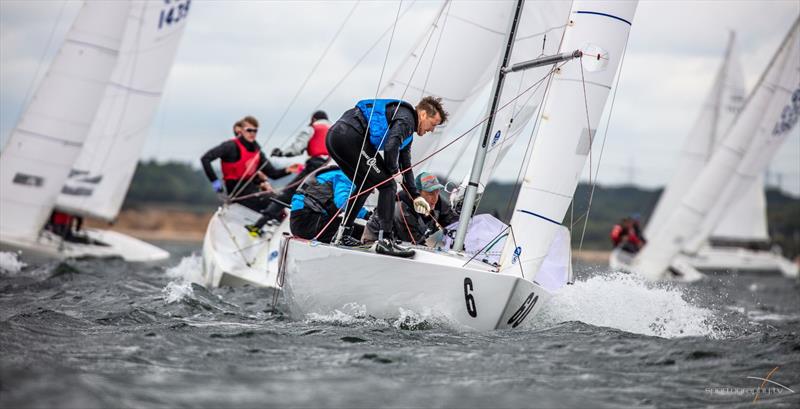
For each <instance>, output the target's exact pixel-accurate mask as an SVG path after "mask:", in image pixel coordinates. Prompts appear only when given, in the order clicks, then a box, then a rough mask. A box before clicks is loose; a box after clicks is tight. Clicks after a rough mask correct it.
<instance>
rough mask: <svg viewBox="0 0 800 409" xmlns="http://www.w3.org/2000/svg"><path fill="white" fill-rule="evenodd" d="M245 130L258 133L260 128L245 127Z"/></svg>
mask: <svg viewBox="0 0 800 409" xmlns="http://www.w3.org/2000/svg"><path fill="white" fill-rule="evenodd" d="M244 131H245V132H250V133H258V128H244Z"/></svg>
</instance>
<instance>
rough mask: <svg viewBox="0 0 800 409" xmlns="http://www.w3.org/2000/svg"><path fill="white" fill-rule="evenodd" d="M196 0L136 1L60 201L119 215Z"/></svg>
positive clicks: (83, 210)
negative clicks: (90, 124)
mask: <svg viewBox="0 0 800 409" xmlns="http://www.w3.org/2000/svg"><path fill="white" fill-rule="evenodd" d="M189 5H190V0H177V1H172V2H163V1H134V2H132V3H131V11H130V14H129V15H128V19H127V24H126V26H125V35H124V38H123V43H122V50H121V52H120V58H119V60H118V62H117V65H116V67H115V68H114V72H113V74H112V75H111V81H110V82H109V83H108V85H107V86H106V87H105V90H104V94H103V100H102V104H101V106H100V109H99V111H98V112H97V115H96V117H95V119H94V121H93V123H92V126H91V129H90V130H89V134H88V137H87V139H86V143H85V144H84V147H83V149H82V150H81V153H80V156H79V157H78V159H77V161H76V162H75V164H74V166H73V168H72V171H71V172H70V175H69V179H68V180H67V182H66V184H65V185H64V187H63V190H62V191H61V194H60V195H59V197H58V200H57V202H56V206H57V207H58V208H59V209H62V210H65V211H68V212H70V213H75V214H81V215H88V216H94V217H98V218H102V219H105V220H113V219H114V218H115V217H116V216H117V213H118V212H119V209H120V206H121V205H122V201H123V199H124V198H125V194H126V193H127V191H128V186H129V185H130V182H131V178H132V177H133V172H134V171H135V169H136V164H137V161H138V159H139V155H140V154H141V150H142V147H143V145H144V142H145V140H146V138H147V133H148V130H149V128H150V123H151V122H152V120H153V116H154V115H155V111H156V109H157V107H158V102H159V100H160V98H161V94H162V92H163V89H164V85H165V83H166V80H167V76H168V75H169V72H170V68H171V67H172V63H173V61H174V59H175V54H176V53H177V48H178V44H179V42H180V38H181V35H182V34H183V30H184V27H185V25H186V17H187V16H188V13H189Z"/></svg>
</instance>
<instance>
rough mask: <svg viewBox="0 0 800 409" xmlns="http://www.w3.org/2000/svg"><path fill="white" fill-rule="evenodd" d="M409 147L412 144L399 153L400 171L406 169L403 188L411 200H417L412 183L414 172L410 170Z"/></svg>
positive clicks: (415, 190) (416, 192)
mask: <svg viewBox="0 0 800 409" xmlns="http://www.w3.org/2000/svg"><path fill="white" fill-rule="evenodd" d="M411 145H413V143H409V144H408V146H406V148H405V149H403V150H401V151H400V161H399V162H400V170H403V169H408V170H407V171H406V172H405V173H403V186H405V188H406V190H408V193H409V194H410V195H411V197H412V198H418V197H419V191H418V190H417V185H416V183H414V170H413V169H411Z"/></svg>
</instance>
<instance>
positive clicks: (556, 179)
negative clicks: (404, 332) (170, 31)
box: [502, 1, 637, 276]
mask: <svg viewBox="0 0 800 409" xmlns="http://www.w3.org/2000/svg"><path fill="white" fill-rule="evenodd" d="M636 5H637V2H635V1H630V2H614V1H576V2H575V3H574V4H573V6H572V10H571V12H570V24H569V26H568V27H567V29H566V32H565V34H564V40H563V44H562V46H561V49H560V52H571V51H574V50H582V51H583V52H584V56H583V58H582V59H581V60H572V61H570V62H567V63H566V64H564V65H563V66H561V67H560V69H559V70H558V72H556V73H555V74H554V76H553V80H552V81H553V82H552V85H551V87H550V90H549V91H548V92H549V96H548V98H547V100H546V102H545V105H544V107H543V110H542V113H541V119H540V121H541V123H540V125H539V129H538V131H537V133H536V136H535V137H534V142H533V147H532V155H531V157H530V160H529V163H528V165H527V169H526V171H525V176H524V179H523V181H522V187H521V189H520V193H519V197H518V199H517V202H516V206H515V207H514V213H513V215H512V218H511V226H512V229H513V230H514V233H515V236H516V241H517V242H516V243H513V242H512V241H507V242H506V248H505V250H504V252H503V259H502V265H503V271H505V272H508V273H509V274H517V273H518V270H519V268H516V266H514V265H513V264H516V263H517V262H519V263H522V270H523V271H524V272H525V274H526V276H528V275H529V274H534V273H536V272H538V271H539V270H540V266H541V263H542V261H543V259H544V257H545V256H546V254H547V253H548V251H549V249H550V246H551V243H552V241H553V238H554V237H555V236H556V234H557V232H558V231H559V230H560V229H562V228H563V227H562V226H561V220H563V218H564V215H565V214H566V212H567V209H568V208H569V205H570V202H571V201H572V196H573V194H574V193H575V188H576V187H577V184H578V179H579V178H580V175H581V172H582V170H583V168H584V166H585V164H586V159H587V157H588V155H589V152H590V149H591V145H592V137H593V136H594V132H595V129H596V128H597V124H598V122H599V121H600V116H601V114H602V113H603V110H604V108H605V105H606V101H607V99H608V95H609V92H610V90H611V86H612V83H613V81H614V78H615V76H616V74H617V70H618V68H619V66H620V62H621V59H622V55H623V52H624V49H625V45H626V44H627V40H628V34H629V32H630V28H631V21H632V19H633V15H634V13H635V11H636ZM584 90H585V91H584ZM587 109H588V112H587ZM587 120H588V122H587Z"/></svg>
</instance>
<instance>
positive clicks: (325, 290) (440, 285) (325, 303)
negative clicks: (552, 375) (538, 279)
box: [279, 238, 551, 331]
mask: <svg viewBox="0 0 800 409" xmlns="http://www.w3.org/2000/svg"><path fill="white" fill-rule="evenodd" d="M283 244H284V247H283V248H282V252H283V254H282V256H281V269H280V270H279V271H280V272H279V274H280V275H281V276H282V277H283V278H284V279H285V285H284V294H285V297H286V300H287V303H288V305H289V309H290V312H291V314H292V316H293V317H295V318H298V319H303V318H305V317H307V316H308V314H312V313H314V314H330V313H333V312H335V311H337V310H340V311H342V310H348V309H352V308H353V307H355V308H358V310H359V311H360V312H363V313H365V314H367V315H368V316H372V317H376V318H383V319H393V318H398V317H400V316H402V315H403V314H405V313H407V312H413V313H416V314H419V315H421V316H423V317H432V318H434V319H442V320H444V321H446V322H448V323H450V324H456V326H457V327H460V328H465V329H471V330H478V331H485V330H492V329H502V328H517V327H519V326H520V325H522V324H523V323H525V322H527V321H530V320H531V317H533V316H535V315H536V314H537V313H538V312H539V311H540V309H541V307H542V305H544V304H545V303H546V302H547V300H548V299H549V298H550V297H551V294H550V293H549V292H548V291H547V290H545V289H544V288H542V287H540V286H538V285H537V284H535V283H533V282H531V281H529V280H526V279H524V278H520V277H517V276H513V275H507V274H502V273H498V272H494V271H491V269H490V268H488V266H487V267H486V268H480V267H478V268H471V267H464V266H463V264H464V262H465V259H463V258H461V257H455V256H453V255H450V254H446V253H442V252H434V251H427V250H424V249H418V250H417V252H416V255H415V256H414V258H412V259H403V258H397V257H389V256H382V255H378V254H375V253H374V252H372V251H369V250H363V249H362V250H357V249H349V248H341V247H336V246H331V245H325V244H319V243H312V242H309V241H306V240H301V239H297V238H286V239H285V240H284V243H283ZM473 264H481V263H475V262H473Z"/></svg>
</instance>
